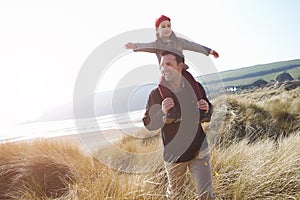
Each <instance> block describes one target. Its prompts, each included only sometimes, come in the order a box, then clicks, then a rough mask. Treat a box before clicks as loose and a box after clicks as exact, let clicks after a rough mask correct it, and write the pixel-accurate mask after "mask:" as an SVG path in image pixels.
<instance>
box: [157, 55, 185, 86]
mask: <svg viewBox="0 0 300 200" xmlns="http://www.w3.org/2000/svg"><path fill="white" fill-rule="evenodd" d="M160 55H161V60H160V70H161V73H162V75H163V76H164V77H165V79H166V81H168V82H169V81H174V80H175V79H177V78H180V77H181V74H182V70H183V67H184V57H183V56H182V55H181V54H177V53H175V52H173V51H162V52H161V53H160Z"/></svg>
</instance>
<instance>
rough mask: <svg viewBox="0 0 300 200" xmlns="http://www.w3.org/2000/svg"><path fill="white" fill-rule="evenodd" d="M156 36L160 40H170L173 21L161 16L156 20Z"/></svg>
mask: <svg viewBox="0 0 300 200" xmlns="http://www.w3.org/2000/svg"><path fill="white" fill-rule="evenodd" d="M155 28H156V34H157V35H158V36H159V37H160V38H168V37H170V35H171V34H172V29H171V19H170V18H169V17H167V16H165V15H161V16H160V17H159V18H157V19H156V20H155Z"/></svg>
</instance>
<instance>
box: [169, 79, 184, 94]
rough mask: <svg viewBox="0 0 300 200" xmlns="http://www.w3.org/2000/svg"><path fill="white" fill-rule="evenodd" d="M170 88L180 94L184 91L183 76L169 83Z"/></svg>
mask: <svg viewBox="0 0 300 200" xmlns="http://www.w3.org/2000/svg"><path fill="white" fill-rule="evenodd" d="M169 87H170V89H171V90H172V91H173V92H178V91H180V90H181V89H182V76H180V77H178V78H176V79H174V80H173V81H170V82H169Z"/></svg>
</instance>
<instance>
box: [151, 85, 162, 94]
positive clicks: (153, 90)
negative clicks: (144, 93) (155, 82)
mask: <svg viewBox="0 0 300 200" xmlns="http://www.w3.org/2000/svg"><path fill="white" fill-rule="evenodd" d="M157 94H160V93H159V89H158V87H155V88H153V89H152V90H151V91H150V95H157Z"/></svg>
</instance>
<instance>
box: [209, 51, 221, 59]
mask: <svg viewBox="0 0 300 200" xmlns="http://www.w3.org/2000/svg"><path fill="white" fill-rule="evenodd" d="M210 54H211V55H213V56H214V57H215V58H219V54H218V53H217V52H216V51H215V50H211V52H210Z"/></svg>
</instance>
